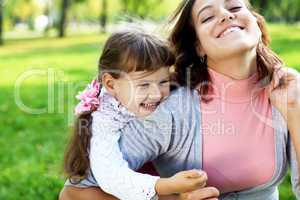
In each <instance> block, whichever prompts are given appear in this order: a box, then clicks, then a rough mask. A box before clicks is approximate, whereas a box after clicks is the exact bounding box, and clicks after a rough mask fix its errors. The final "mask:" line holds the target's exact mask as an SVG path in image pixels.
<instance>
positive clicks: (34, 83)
mask: <svg viewBox="0 0 300 200" xmlns="http://www.w3.org/2000/svg"><path fill="white" fill-rule="evenodd" d="M179 2H180V0H0V75H1V78H0V159H1V160H0V199H1V200H2V199H3V200H16V199H22V200H40V199H43V200H53V199H57V197H58V193H59V191H60V189H61V188H62V186H63V183H64V175H63V170H62V160H63V152H64V149H65V146H66V143H67V139H68V137H69V134H70V127H71V125H72V121H73V117H74V116H73V108H74V106H75V104H76V100H75V98H74V96H75V94H77V92H78V91H79V90H81V89H82V88H84V87H85V85H86V84H87V83H88V82H90V80H91V79H92V77H95V75H96V74H97V60H98V58H99V55H100V52H101V48H102V47H103V43H104V41H105V39H106V38H107V36H108V35H109V33H110V32H111V31H113V30H115V29H116V28H118V27H119V26H122V24H123V22H124V21H136V20H137V21H139V22H141V23H143V24H146V26H151V27H154V26H156V25H159V26H161V27H164V25H165V24H166V22H167V20H168V17H169V16H170V14H171V13H172V11H173V10H174V9H175V8H176V6H177V5H178V4H179ZM252 3H253V5H254V6H255V8H256V9H257V10H258V11H259V12H260V13H262V14H263V15H264V16H265V17H266V19H267V20H268V28H269V32H270V34H271V37H272V43H271V47H272V48H273V50H274V51H275V52H276V53H278V54H279V55H280V57H281V58H282V59H283V60H284V61H285V63H286V65H288V66H290V67H293V68H296V69H297V70H300V24H299V20H300V0H273V1H259V0H256V1H252ZM280 199H281V200H293V199H295V197H294V196H293V194H292V192H291V188H290V184H289V176H288V175H287V177H286V179H285V180H284V182H283V183H282V184H281V186H280Z"/></svg>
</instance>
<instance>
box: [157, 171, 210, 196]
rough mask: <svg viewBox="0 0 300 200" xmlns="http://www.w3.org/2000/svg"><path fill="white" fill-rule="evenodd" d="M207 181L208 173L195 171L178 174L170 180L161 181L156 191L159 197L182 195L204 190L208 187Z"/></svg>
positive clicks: (162, 179)
mask: <svg viewBox="0 0 300 200" xmlns="http://www.w3.org/2000/svg"><path fill="white" fill-rule="evenodd" d="M206 181H207V175H206V173H205V172H204V171H200V170H195V169H194V170H188V171H182V172H178V173H177V174H175V175H174V176H172V177H170V178H161V179H159V180H158V181H157V183H156V186H155V189H156V192H157V194H159V195H170V194H180V193H184V192H190V191H194V190H197V189H199V188H202V187H204V186H205V185H206Z"/></svg>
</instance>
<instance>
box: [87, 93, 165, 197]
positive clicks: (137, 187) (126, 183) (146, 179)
mask: <svg viewBox="0 0 300 200" xmlns="http://www.w3.org/2000/svg"><path fill="white" fill-rule="evenodd" d="M92 118H93V120H92V138H91V141H90V152H89V153H90V154H89V157H90V165H91V170H92V173H93V175H94V177H95V179H96V181H97V183H98V184H99V186H100V187H101V189H102V190H103V191H105V192H106V193H109V194H111V195H113V196H115V197H117V198H119V199H121V200H150V199H152V198H153V197H155V195H156V191H155V184H156V181H157V180H158V179H159V177H157V176H150V175H147V174H141V173H137V172H135V171H133V170H131V169H130V168H129V166H128V163H127V161H126V160H125V159H124V158H123V155H122V152H121V151H120V147H119V143H118V141H119V138H120V136H121V134H122V133H121V132H122V128H123V127H124V126H125V125H126V124H127V123H128V122H129V121H130V120H131V119H134V115H133V114H132V113H130V112H129V111H128V110H127V109H125V107H123V106H121V104H120V103H119V102H118V101H117V100H116V99H115V98H114V97H112V96H111V95H109V94H108V93H107V92H106V91H105V89H104V88H103V89H102V90H101V93H100V106H99V108H98V110H97V111H95V112H93V113H92Z"/></svg>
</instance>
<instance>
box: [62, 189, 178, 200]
mask: <svg viewBox="0 0 300 200" xmlns="http://www.w3.org/2000/svg"><path fill="white" fill-rule="evenodd" d="M159 199H160V200H177V199H178V198H177V196H175V195H173V196H171V195H170V196H163V197H159ZM59 200H118V199H117V198H116V197H114V196H112V195H110V194H107V193H105V192H103V191H102V190H101V189H100V188H98V187H89V188H77V187H72V186H65V187H64V188H63V189H62V190H61V192H60V194H59Z"/></svg>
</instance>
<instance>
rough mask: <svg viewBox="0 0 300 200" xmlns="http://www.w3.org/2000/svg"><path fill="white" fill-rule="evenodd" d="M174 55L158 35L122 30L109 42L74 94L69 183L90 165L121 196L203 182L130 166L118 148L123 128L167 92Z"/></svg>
mask: <svg viewBox="0 0 300 200" xmlns="http://www.w3.org/2000/svg"><path fill="white" fill-rule="evenodd" d="M173 64H174V56H173V54H172V52H171V51H170V50H169V49H168V47H167V45H166V44H165V43H164V42H163V41H161V40H160V39H158V38H156V37H154V36H151V35H149V34H145V33H142V32H139V31H136V30H135V31H133V30H131V31H122V32H117V33H114V34H112V35H111V36H110V37H109V39H108V40H107V42H106V44H105V46H104V49H103V53H102V55H101V57H100V60H99V77H98V79H99V81H100V82H101V85H102V87H101V85H100V83H99V82H98V81H96V80H94V81H93V82H92V83H91V84H90V85H89V86H88V87H87V88H86V89H85V90H84V91H83V92H82V93H80V94H79V95H78V96H77V98H78V99H79V100H81V102H80V103H79V104H78V105H77V107H76V110H75V111H76V114H77V115H78V119H77V121H76V124H75V130H74V135H73V138H72V140H71V142H70V145H69V147H68V150H67V153H66V156H65V171H66V173H67V175H68V177H69V178H70V181H71V182H72V183H74V182H75V183H76V182H80V180H82V179H83V178H85V177H86V176H87V175H88V171H89V169H91V171H92V175H93V176H94V177H95V179H96V181H97V183H98V184H99V186H100V187H101V188H102V189H103V190H104V191H105V192H107V193H110V194H112V195H114V196H115V197H118V198H119V199H124V200H143V199H152V198H153V197H155V196H156V195H169V194H173V193H183V192H188V191H192V190H195V189H197V188H199V187H201V186H204V184H205V181H206V174H205V173H204V172H200V171H198V170H189V171H183V172H179V173H177V174H175V175H174V176H172V177H170V178H159V177H157V176H150V175H146V174H140V173H137V172H134V171H133V170H131V169H130V168H129V166H128V163H127V161H126V160H125V159H124V158H123V155H122V152H121V151H120V148H119V144H118V141H119V138H120V135H121V134H122V129H123V128H124V127H125V125H127V124H128V122H129V121H130V120H132V119H134V118H144V117H146V116H147V115H149V114H150V113H152V112H154V111H155V109H156V107H157V106H158V105H159V104H160V103H161V102H162V101H163V100H164V99H165V98H166V97H167V96H168V95H169V89H170V78H169V67H170V66H171V65H173Z"/></svg>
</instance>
